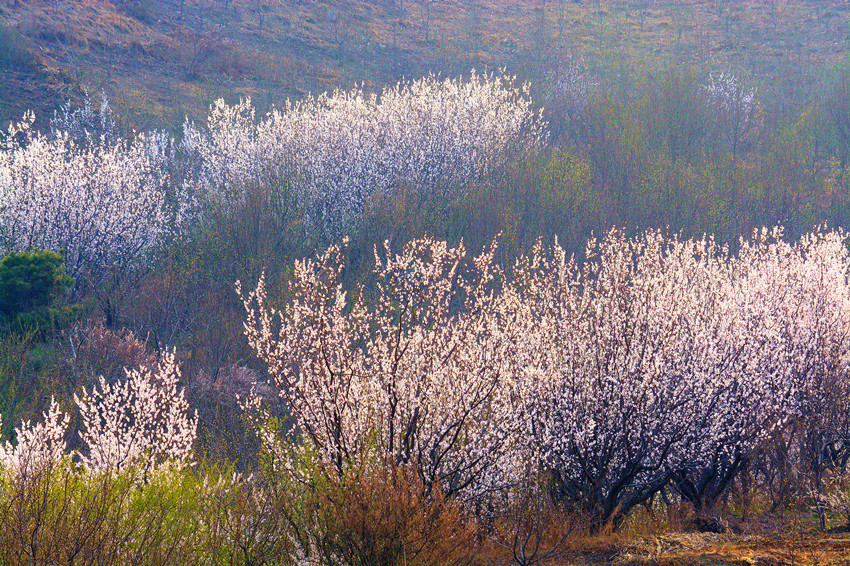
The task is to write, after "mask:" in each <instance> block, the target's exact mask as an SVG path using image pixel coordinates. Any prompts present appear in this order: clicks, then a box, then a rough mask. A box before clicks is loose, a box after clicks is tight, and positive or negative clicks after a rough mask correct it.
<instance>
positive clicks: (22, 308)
mask: <svg viewBox="0 0 850 566" xmlns="http://www.w3.org/2000/svg"><path fill="white" fill-rule="evenodd" d="M64 262H65V260H64V259H63V258H62V256H61V255H59V254H56V253H54V252H51V251H46V250H45V251H31V252H16V253H11V254H9V255H7V256H6V257H4V258H3V260H2V261H0V320H2V321H3V324H4V326H5V327H6V329H7V330H9V331H13V332H17V331H24V332H39V333H40V332H44V331H46V330H48V329H50V328H53V327H55V326H60V325H61V324H63V323H64V322H66V321H68V320H70V319H71V318H73V316H74V315H75V314H76V313H77V311H78V310H79V307H77V306H60V305H59V303H60V301H61V299H62V298H63V297H64V295H65V293H66V292H67V291H68V289H70V288H71V286H72V285H73V283H74V281H73V279H71V278H70V277H69V276H68V275H66V274H65V265H64Z"/></svg>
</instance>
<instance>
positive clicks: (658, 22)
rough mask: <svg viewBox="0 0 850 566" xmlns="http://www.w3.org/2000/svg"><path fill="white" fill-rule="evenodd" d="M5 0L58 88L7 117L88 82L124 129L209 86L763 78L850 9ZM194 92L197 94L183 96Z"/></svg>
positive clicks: (827, 50)
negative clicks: (742, 67) (619, 69)
mask: <svg viewBox="0 0 850 566" xmlns="http://www.w3.org/2000/svg"><path fill="white" fill-rule="evenodd" d="M4 2H5V4H6V5H5V6H3V5H2V4H0V25H5V26H7V27H11V28H14V29H16V30H18V32H20V33H21V34H22V35H23V36H24V37H26V38H27V39H28V40H29V41H31V43H32V51H33V52H34V53H35V54H37V56H38V58H39V59H40V60H41V62H42V63H43V68H44V69H46V70H47V72H46V73H42V74H39V73H31V75H30V76H29V77H28V80H30V81H31V82H34V83H35V84H36V87H37V88H36V89H35V90H38V89H43V88H44V87H45V86H47V87H49V88H51V89H55V91H54V93H53V96H39V95H38V94H33V95H32V96H33V97H32V99H26V97H27V96H29V95H28V92H29V91H28V89H27V88H25V87H23V86H21V85H18V87H19V88H12V87H10V88H7V89H4V92H2V93H0V99H2V100H0V122H5V121H6V120H8V119H10V118H12V117H14V116H15V115H17V114H16V113H17V112H19V111H20V108H19V107H21V108H22V107H24V106H28V107H35V109H36V110H38V111H40V112H41V113H45V112H46V113H50V112H51V111H52V108H53V107H55V103H56V101H57V100H61V99H62V98H68V97H73V96H77V95H78V93H79V92H81V89H80V88H79V87H83V86H84V87H86V88H88V89H89V90H90V91H98V90H101V89H104V90H106V92H107V94H109V95H110V97H111V98H112V99H113V100H115V101H116V102H118V104H117V106H118V107H119V109H120V107H121V106H122V105H124V106H126V108H127V109H128V112H129V114H130V116H129V120H128V121H129V122H130V123H129V124H128V125H129V126H130V127H145V126H148V125H150V124H155V125H160V126H164V125H170V126H174V125H175V121H176V122H179V121H182V116H185V115H189V116H190V117H191V118H194V119H202V118H203V117H204V116H205V113H206V109H207V105H208V104H209V102H210V100H211V98H212V97H218V96H224V97H225V98H227V99H229V100H235V99H237V98H238V97H239V96H240V95H245V94H254V95H255V97H256V98H257V99H258V101H259V103H260V106H261V107H266V106H268V105H270V104H272V103H280V102H281V101H282V100H283V99H285V98H286V97H291V96H295V97H298V96H303V95H304V94H305V93H307V92H311V91H312V92H317V91H321V90H325V89H327V88H333V87H335V86H350V85H352V84H354V83H355V82H356V83H360V82H364V83H365V84H366V86H367V88H370V87H372V88H378V87H379V86H380V85H382V84H386V83H389V82H394V81H395V80H397V79H398V78H400V77H402V76H408V77H409V76H416V75H421V74H423V73H426V72H428V71H435V72H442V73H445V74H451V75H454V74H458V73H463V72H467V71H468V70H469V68H470V67H473V66H474V67H477V68H479V69H480V68H482V67H488V68H495V67H503V66H504V67H506V68H507V69H508V71H509V72H519V73H520V74H522V75H524V76H525V77H526V78H530V79H532V80H536V81H538V82H539V80H540V79H541V78H542V77H543V76H544V75H545V72H546V71H547V69H553V68H556V67H557V66H558V63H559V61H563V60H564V58H565V57H567V56H568V55H569V54H570V53H577V52H578V53H581V54H583V56H584V57H585V58H587V59H588V60H589V61H591V63H592V64H594V65H595V66H596V67H597V68H605V67H606V66H607V65H610V64H612V63H614V62H619V61H630V62H631V63H630V64H631V65H632V66H636V65H638V66H646V65H650V66H651V65H655V64H659V62H661V64H664V63H663V62H664V61H669V60H676V59H685V60H690V61H694V62H698V63H700V64H703V65H707V66H709V68H711V67H722V66H724V65H726V64H729V62H730V61H735V60H746V61H748V62H749V63H748V64H749V65H750V66H752V67H755V68H758V69H761V70H763V71H764V72H765V73H766V74H768V75H770V74H771V73H772V74H778V73H780V71H781V69H782V68H784V67H785V66H786V65H789V64H793V65H795V66H800V67H801V68H812V67H815V68H816V67H818V66H820V67H823V66H828V65H830V64H832V63H834V62H835V61H837V60H839V59H841V58H843V57H845V53H846V48H847V42H848V37H847V36H848V34H847V32H846V30H847V22H848V14H850V6H848V3H847V2H845V1H843V0H832V1H830V2H817V3H812V2H805V1H803V0H783V1H777V2H765V1H762V0H747V1H744V2H725V3H724V2H717V1H712V0H681V1H673V0H669V1H665V2H659V3H655V2H646V1H644V2H641V1H639V0H629V1H623V0H616V1H612V0H608V1H602V0H586V1H584V2H582V3H578V2H573V1H571V0H548V1H543V0H478V1H476V2H469V1H468V0H441V1H438V2H434V3H433V4H432V5H431V8H430V19H429V12H428V9H426V2H424V1H419V0H404V1H403V2H402V4H403V6H404V8H403V10H399V9H398V7H397V6H398V3H397V2H388V1H382V2H378V1H377V0H337V1H331V0H324V1H317V2H301V1H297V0H279V1H277V2H271V1H267V2H265V4H266V5H267V6H268V7H267V9H265V10H263V12H262V13H263V17H262V28H261V26H260V24H261V21H260V17H259V15H258V14H259V13H258V12H257V11H256V10H255V9H254V7H255V5H256V4H257V2H247V1H240V0H233V1H232V2H231V3H230V7H229V8H228V10H227V11H224V10H223V9H222V8H221V6H222V5H223V4H222V3H221V2H217V1H214V0H185V9H184V13H183V17H182V18H181V16H180V12H179V4H180V2H179V1H178V0H162V1H157V2H151V1H148V2H144V1H143V0H140V2H139V4H144V5H145V6H146V7H145V11H144V14H145V17H144V18H143V20H144V21H141V20H139V19H136V18H134V17H132V16H133V14H136V13H137V12H134V11H133V10H128V9H127V8H126V7H125V8H120V6H119V7H118V8H116V5H115V3H114V2H112V1H110V0H68V1H63V2H50V1H47V0H4ZM719 5H722V6H723V8H722V9H717V8H716V6H719ZM771 6H777V8H772V7H771ZM426 28H427V29H426ZM15 80H19V79H15ZM6 82H9V81H6ZM12 86H14V85H12ZM70 87H76V88H75V89H74V88H70ZM198 87H201V88H198ZM30 90H33V89H30ZM192 90H195V91H197V90H201V91H203V92H204V95H203V96H188V97H187V96H186V94H187V92H188V91H192ZM12 97H17V98H21V97H23V98H24V99H25V100H24V101H23V102H21V103H16V102H14V101H11V99H12ZM125 98H126V100H125ZM138 101H144V103H143V104H142V105H139V104H138Z"/></svg>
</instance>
